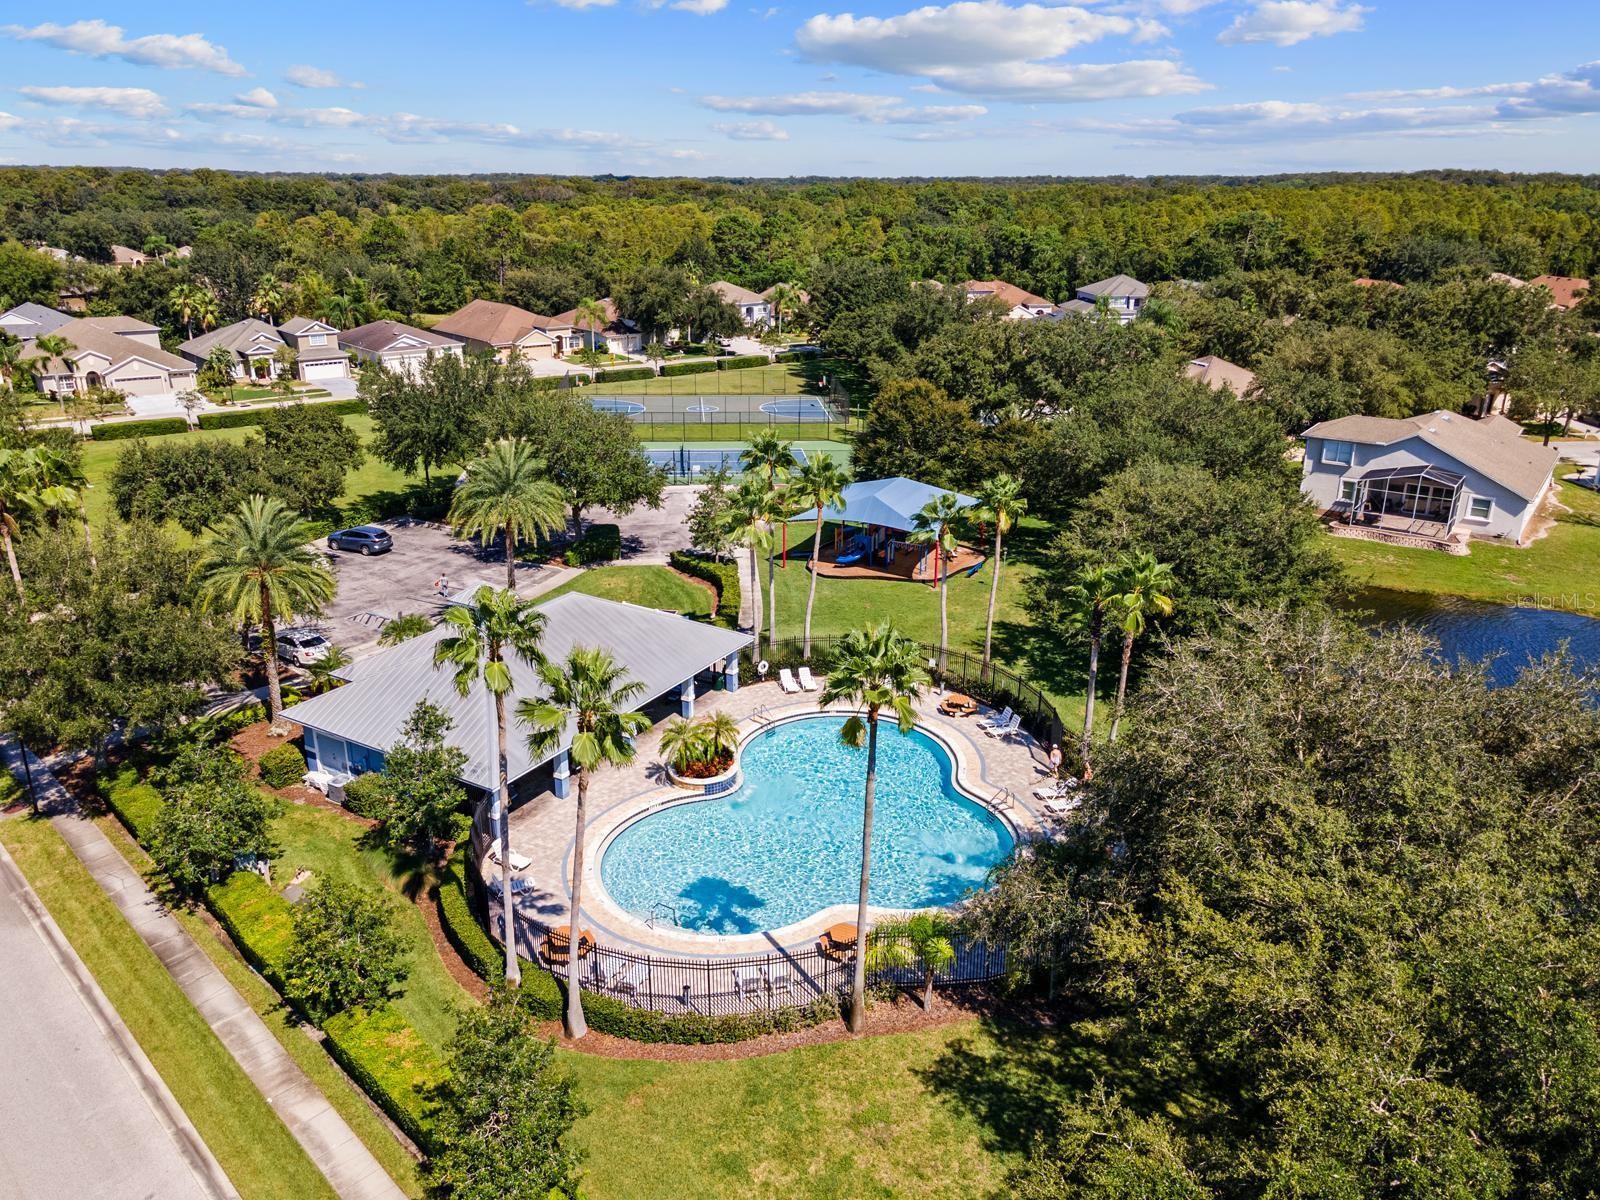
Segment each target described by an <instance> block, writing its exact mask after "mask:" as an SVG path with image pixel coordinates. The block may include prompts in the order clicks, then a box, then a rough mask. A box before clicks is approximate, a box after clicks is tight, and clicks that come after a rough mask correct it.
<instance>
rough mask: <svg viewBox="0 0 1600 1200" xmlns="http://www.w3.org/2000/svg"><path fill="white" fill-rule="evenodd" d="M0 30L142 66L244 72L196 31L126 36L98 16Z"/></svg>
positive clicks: (17, 38)
mask: <svg viewBox="0 0 1600 1200" xmlns="http://www.w3.org/2000/svg"><path fill="white" fill-rule="evenodd" d="M0 33H4V34H5V35H6V36H7V37H11V38H15V39H16V40H18V41H23V42H44V43H45V44H46V45H49V46H55V47H57V48H58V49H61V50H66V51H69V52H71V53H73V54H86V55H88V56H89V57H90V58H120V59H122V60H123V61H124V62H131V63H137V64H139V65H140V66H144V67H160V68H162V69H164V70H173V71H175V70H185V69H193V70H197V71H215V72H216V73H217V74H219V75H243V74H244V73H245V70H244V68H243V67H241V66H240V65H239V64H238V63H236V62H234V61H233V59H231V58H229V57H228V52H227V51H226V50H224V49H223V48H222V47H221V46H218V45H216V44H215V43H213V42H209V41H207V40H206V38H205V36H204V35H203V34H199V33H151V34H146V35H145V36H143V37H136V38H129V37H127V36H125V35H124V31H123V29H122V27H121V26H119V25H108V24H107V23H106V22H104V21H101V20H93V21H74V22H73V23H72V24H71V25H57V24H54V23H53V22H50V21H46V22H45V23H44V24H43V25H35V26H33V27H32V28H28V27H26V26H23V25H6V26H0Z"/></svg>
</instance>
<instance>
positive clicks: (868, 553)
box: [790, 478, 987, 586]
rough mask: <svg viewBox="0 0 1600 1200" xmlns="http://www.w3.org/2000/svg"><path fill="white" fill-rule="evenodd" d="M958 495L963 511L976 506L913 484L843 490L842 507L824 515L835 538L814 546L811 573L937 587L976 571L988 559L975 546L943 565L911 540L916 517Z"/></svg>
mask: <svg viewBox="0 0 1600 1200" xmlns="http://www.w3.org/2000/svg"><path fill="white" fill-rule="evenodd" d="M947 495H948V496H954V497H955V498H956V502H957V503H958V504H959V505H960V507H962V508H964V509H965V508H971V507H972V506H974V505H976V504H977V503H978V502H977V500H976V499H974V498H973V497H971V496H966V495H963V494H961V493H960V492H951V491H947V490H946V489H944V488H938V487H934V486H933V485H932V484H928V483H919V482H918V481H917V480H915V479H904V478H895V479H872V480H866V481H863V482H861V483H852V484H850V485H849V486H848V487H846V488H845V489H843V491H842V493H841V495H840V502H839V503H838V504H837V505H833V506H831V507H829V508H825V509H824V510H823V512H822V519H823V521H824V522H825V524H826V525H831V526H832V537H831V539H829V538H828V536H827V534H826V533H824V542H823V545H821V546H820V547H813V550H812V556H811V569H812V570H814V571H816V572H817V573H818V574H819V575H823V576H827V577H829V578H835V579H899V580H904V581H909V582H913V583H926V584H928V585H930V586H933V585H936V584H937V583H938V582H939V580H940V579H941V578H942V577H945V576H949V575H954V574H960V573H962V572H966V571H973V570H976V569H977V568H978V567H981V566H982V565H983V563H984V560H985V558H986V557H987V555H986V554H985V552H984V551H983V550H982V549H980V548H978V547H976V546H965V545H961V546H957V548H956V552H955V555H954V556H953V557H951V558H949V559H945V560H943V561H940V560H939V558H938V556H936V555H935V554H934V553H933V547H932V546H930V545H926V544H920V543H916V542H913V541H911V540H910V539H909V537H907V536H906V535H908V534H909V533H910V532H911V531H912V530H914V529H915V528H916V526H917V514H918V513H919V512H921V511H922V509H923V508H925V507H926V506H927V505H928V504H929V503H931V502H932V501H934V500H936V499H938V498H939V497H940V496H947ZM790 520H791V522H796V523H801V524H804V523H808V522H814V521H815V520H816V513H815V511H814V510H813V511H810V512H803V513H797V514H795V516H793V517H791V518H790Z"/></svg>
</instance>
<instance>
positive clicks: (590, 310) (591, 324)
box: [572, 299, 611, 353]
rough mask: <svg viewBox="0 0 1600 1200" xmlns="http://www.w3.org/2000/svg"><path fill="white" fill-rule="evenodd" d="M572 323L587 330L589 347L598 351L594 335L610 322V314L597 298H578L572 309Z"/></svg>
mask: <svg viewBox="0 0 1600 1200" xmlns="http://www.w3.org/2000/svg"><path fill="white" fill-rule="evenodd" d="M572 323H573V324H574V325H576V326H577V327H578V328H579V329H586V330H588V331H589V349H590V350H592V351H595V352H596V353H598V352H599V350H600V347H599V346H598V345H597V344H596V338H595V335H596V334H597V333H598V332H599V331H600V330H602V329H604V328H605V327H606V326H607V325H609V324H610V323H611V314H610V313H608V312H607V311H606V306H605V305H604V304H603V303H601V302H600V301H599V300H593V299H590V300H579V301H578V307H577V308H575V309H574V310H573V320H572Z"/></svg>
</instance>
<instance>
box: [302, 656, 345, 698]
mask: <svg viewBox="0 0 1600 1200" xmlns="http://www.w3.org/2000/svg"><path fill="white" fill-rule="evenodd" d="M349 665H350V652H349V651H348V650H346V649H345V648H344V647H343V646H331V645H330V646H329V647H328V652H327V653H326V654H324V655H323V656H322V657H321V658H319V659H317V661H316V662H314V663H312V664H311V665H310V666H308V667H307V668H306V674H307V675H309V676H311V694H312V695H314V696H320V695H321V694H322V693H323V692H328V691H332V690H333V689H334V688H336V687H338V686H339V683H340V680H339V677H338V674H337V672H339V671H342V670H343V669H344V668H345V667H348V666H349Z"/></svg>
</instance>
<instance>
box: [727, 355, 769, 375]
mask: <svg viewBox="0 0 1600 1200" xmlns="http://www.w3.org/2000/svg"><path fill="white" fill-rule="evenodd" d="M766 365H767V356H766V355H765V354H736V355H734V356H733V357H732V358H719V359H717V370H719V371H741V370H743V369H744V368H746V367H764V366H766Z"/></svg>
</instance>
